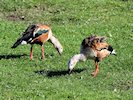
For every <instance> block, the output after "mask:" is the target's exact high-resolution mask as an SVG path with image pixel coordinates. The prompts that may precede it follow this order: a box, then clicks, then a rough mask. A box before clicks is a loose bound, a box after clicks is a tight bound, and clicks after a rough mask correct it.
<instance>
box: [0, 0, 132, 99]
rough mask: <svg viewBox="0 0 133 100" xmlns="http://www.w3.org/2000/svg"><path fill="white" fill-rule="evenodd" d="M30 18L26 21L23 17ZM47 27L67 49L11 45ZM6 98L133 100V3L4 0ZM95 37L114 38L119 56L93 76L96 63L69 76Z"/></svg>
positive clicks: (1, 83)
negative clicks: (38, 26) (70, 65)
mask: <svg viewBox="0 0 133 100" xmlns="http://www.w3.org/2000/svg"><path fill="white" fill-rule="evenodd" d="M23 18H24V19H23ZM34 23H45V24H48V25H50V26H51V27H52V30H53V33H54V34H55V36H56V37H57V38H58V39H59V40H60V42H61V43H62V45H63V47H64V52H63V54H62V56H59V55H58V53H57V52H56V50H55V49H54V48H53V46H52V45H51V44H50V43H48V42H47V43H46V44H45V60H41V58H40V57H41V50H40V46H38V45H35V46H34V60H33V61H30V60H29V49H30V45H23V46H19V47H18V48H16V49H11V48H10V47H11V46H12V44H13V43H14V42H15V41H16V39H17V38H18V37H19V36H20V35H19V34H20V33H22V32H23V31H24V30H25V29H26V28H27V26H28V25H29V24H34ZM0 32H1V33H0V77H1V78H0V91H1V92H0V100H7V99H8V100H10V99H13V100H17V99H26V100H27V99H33V100H36V99H37V100H39V99H40V100H41V99H43V100H44V99H47V100H59V99H61V100H67V99H70V100H132V99H133V1H132V0H67V1H66V0H29V1H28V0H27V1H26V0H22V1H19V0H2V1H1V2H0ZM91 33H94V34H96V35H102V36H106V37H108V43H110V44H111V45H112V46H113V47H114V48H115V49H116V52H117V56H116V57H115V56H109V57H107V58H106V59H104V60H103V61H102V62H101V63H100V72H99V74H98V76H97V77H95V78H93V77H92V76H91V75H90V74H91V72H93V71H94V70H95V69H94V68H95V67H94V62H93V61H90V60H88V61H86V62H80V63H78V64H77V65H76V67H75V70H77V72H74V73H72V74H71V75H68V74H65V71H66V70H67V62H68V60H69V59H70V57H72V56H73V55H74V54H77V53H79V49H80V44H81V41H82V40H83V39H84V38H85V37H86V36H88V35H90V34H91Z"/></svg>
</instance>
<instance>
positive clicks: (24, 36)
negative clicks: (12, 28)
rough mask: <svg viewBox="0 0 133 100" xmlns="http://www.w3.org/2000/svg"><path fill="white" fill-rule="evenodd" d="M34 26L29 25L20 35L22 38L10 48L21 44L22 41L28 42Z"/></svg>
mask: <svg viewBox="0 0 133 100" xmlns="http://www.w3.org/2000/svg"><path fill="white" fill-rule="evenodd" d="M36 27H37V26H36V25H30V26H29V27H28V28H27V29H26V30H25V32H24V33H23V34H22V37H20V38H19V39H17V41H16V42H15V43H14V44H13V46H12V47H11V48H16V47H17V46H18V45H20V44H21V42H22V41H27V42H29V39H30V38H32V37H33V32H34V30H35V29H36Z"/></svg>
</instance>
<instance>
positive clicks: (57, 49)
mask: <svg viewBox="0 0 133 100" xmlns="http://www.w3.org/2000/svg"><path fill="white" fill-rule="evenodd" d="M56 50H57V51H58V53H59V55H60V56H61V53H60V51H59V50H58V48H56Z"/></svg>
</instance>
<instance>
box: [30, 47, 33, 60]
mask: <svg viewBox="0 0 133 100" xmlns="http://www.w3.org/2000/svg"><path fill="white" fill-rule="evenodd" d="M32 59H33V45H31V48H30V60H32Z"/></svg>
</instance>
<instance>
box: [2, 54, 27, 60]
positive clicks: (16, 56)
mask: <svg viewBox="0 0 133 100" xmlns="http://www.w3.org/2000/svg"><path fill="white" fill-rule="evenodd" d="M22 56H27V55H26V54H22V55H15V54H10V55H0V60H1V59H15V58H21V57H22Z"/></svg>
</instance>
